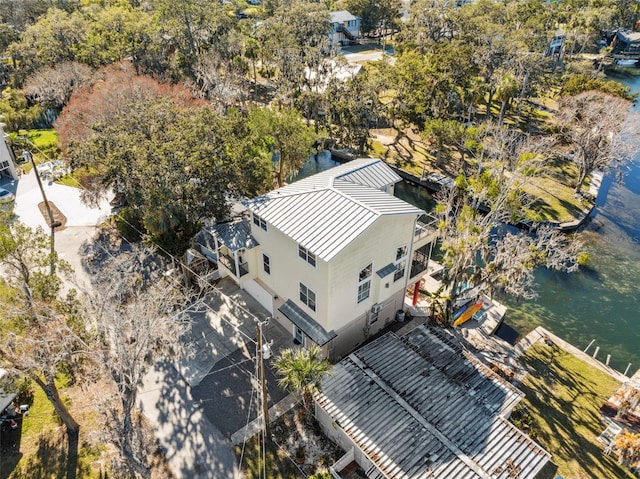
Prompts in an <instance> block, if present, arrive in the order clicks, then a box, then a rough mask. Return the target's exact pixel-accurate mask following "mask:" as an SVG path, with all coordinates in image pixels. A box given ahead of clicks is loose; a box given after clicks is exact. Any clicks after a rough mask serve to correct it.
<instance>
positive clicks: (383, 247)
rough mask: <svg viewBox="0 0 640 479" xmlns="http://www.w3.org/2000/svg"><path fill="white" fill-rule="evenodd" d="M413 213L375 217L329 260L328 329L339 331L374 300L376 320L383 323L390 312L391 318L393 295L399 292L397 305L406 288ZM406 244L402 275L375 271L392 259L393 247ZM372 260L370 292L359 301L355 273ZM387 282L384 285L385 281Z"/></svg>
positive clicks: (359, 315) (365, 310) (368, 307)
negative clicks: (378, 305)
mask: <svg viewBox="0 0 640 479" xmlns="http://www.w3.org/2000/svg"><path fill="white" fill-rule="evenodd" d="M415 219H416V218H415V216H411V215H403V216H383V217H381V218H379V219H378V221H376V222H375V223H374V224H373V225H372V226H371V227H370V228H369V229H367V231H365V233H364V234H363V235H361V236H360V237H359V238H357V239H356V240H355V241H353V242H352V243H351V244H350V245H349V246H348V247H347V248H345V249H344V250H343V251H341V252H340V254H338V255H337V256H336V257H335V258H334V259H333V260H332V261H331V263H330V264H331V269H330V276H329V296H330V297H331V304H330V308H329V318H328V322H327V326H328V328H327V330H331V329H334V330H336V331H339V330H340V329H342V328H343V327H344V326H345V324H346V323H348V322H350V321H352V320H354V319H356V318H358V317H364V316H365V315H366V314H367V313H368V312H369V311H371V307H372V306H373V305H374V304H376V303H382V304H383V305H384V306H383V310H382V311H380V313H379V315H378V317H379V319H378V322H377V323H376V326H377V325H378V324H379V323H382V326H384V320H385V319H386V318H387V316H388V315H389V314H391V317H390V318H389V319H390V320H393V319H394V315H395V311H396V309H394V310H393V311H389V309H390V308H389V306H392V304H391V303H395V302H394V301H393V299H394V298H395V299H397V297H398V294H399V295H400V296H399V297H400V302H399V304H398V305H397V306H398V308H397V309H399V308H400V307H401V305H402V300H401V299H402V295H404V291H405V286H406V285H405V282H406V275H407V274H409V269H410V265H409V263H410V260H411V259H410V255H409V254H410V250H411V241H412V239H413V232H414V223H415ZM400 246H406V247H407V257H406V262H407V263H406V266H405V277H404V278H402V279H399V280H398V281H395V282H394V280H393V273H392V274H389V275H388V276H386V277H384V278H382V279H381V278H380V277H379V276H378V275H377V274H376V271H378V270H379V269H381V268H383V267H384V266H386V265H388V264H389V263H393V262H395V259H396V249H397V248H398V247H400ZM371 262H373V274H372V278H371V294H370V296H369V298H368V299H365V300H364V301H362V302H361V303H358V302H357V301H358V274H359V273H360V271H361V270H362V269H363V268H364V267H365V266H367V265H368V264H369V263H371ZM387 284H389V287H388V288H387V287H386V285H387Z"/></svg>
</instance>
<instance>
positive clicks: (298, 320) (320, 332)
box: [278, 299, 337, 346]
mask: <svg viewBox="0 0 640 479" xmlns="http://www.w3.org/2000/svg"><path fill="white" fill-rule="evenodd" d="M278 311H280V312H281V313H282V314H284V315H285V316H286V317H287V318H289V320H290V321H291V322H292V323H293V324H295V325H296V326H298V327H299V328H300V329H301V330H302V331H303V332H304V334H306V335H307V336H308V337H309V338H311V340H312V341H313V342H314V343H316V344H317V345H318V346H324V345H325V344H327V343H328V342H329V341H331V340H332V339H333V338H335V337H336V336H337V334H336V333H335V332H334V331H329V332H326V331H325V330H324V328H323V327H322V326H320V325H319V324H318V323H317V322H316V321H315V320H314V319H313V318H312V317H311V316H309V315H308V314H307V313H305V312H304V311H303V310H302V309H301V308H300V307H299V306H298V305H297V304H296V303H294V302H293V301H291V300H290V299H288V300H287V302H286V303H284V304H283V305H282V306H280V307H279V308H278Z"/></svg>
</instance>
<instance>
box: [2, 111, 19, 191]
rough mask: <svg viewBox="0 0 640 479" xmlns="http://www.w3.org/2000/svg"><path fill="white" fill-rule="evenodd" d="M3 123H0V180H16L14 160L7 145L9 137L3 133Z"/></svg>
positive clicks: (11, 151)
mask: <svg viewBox="0 0 640 479" xmlns="http://www.w3.org/2000/svg"><path fill="white" fill-rule="evenodd" d="M4 126H5V125H4V123H0V180H2V179H3V178H8V179H11V180H17V179H18V169H17V167H16V158H15V156H14V154H13V150H12V149H11V146H10V143H9V136H8V135H7V134H6V133H5V132H4V130H3V127H4Z"/></svg>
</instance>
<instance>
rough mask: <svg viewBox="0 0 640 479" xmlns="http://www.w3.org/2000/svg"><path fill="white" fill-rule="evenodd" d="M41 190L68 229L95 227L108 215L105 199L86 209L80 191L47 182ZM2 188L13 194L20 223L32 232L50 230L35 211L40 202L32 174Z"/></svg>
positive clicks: (35, 180)
mask: <svg viewBox="0 0 640 479" xmlns="http://www.w3.org/2000/svg"><path fill="white" fill-rule="evenodd" d="M42 186H43V189H44V192H45V194H46V196H47V199H48V200H49V201H50V202H51V203H53V204H55V205H56V206H57V207H58V209H59V210H60V212H62V214H64V215H65V216H66V218H67V223H66V227H67V228H71V227H75V226H96V225H98V224H100V223H101V222H102V221H104V220H105V219H106V218H107V217H108V216H109V215H110V214H111V206H110V205H109V201H107V200H106V199H105V200H103V201H102V202H101V203H100V204H99V205H98V206H97V207H89V206H87V205H85V204H84V203H82V201H81V200H80V192H81V190H80V189H79V188H73V187H71V186H65V185H59V184H57V183H53V182H48V181H46V180H43V183H42ZM2 187H3V188H5V189H8V190H10V191H13V193H14V194H15V195H16V202H15V208H14V213H15V214H16V217H17V219H18V220H19V221H21V222H22V223H24V224H25V225H27V226H30V227H31V228H37V227H38V226H41V227H42V228H44V229H45V230H48V228H49V226H48V225H47V222H46V221H45V219H44V216H42V214H41V213H40V210H39V209H38V204H39V203H41V202H42V201H43V200H42V193H41V192H40V188H39V187H38V182H37V179H36V175H35V172H34V170H31V171H30V172H29V173H28V174H26V175H22V176H21V177H20V179H18V180H15V181H11V182H8V183H6V184H5V185H2ZM63 231H64V230H63ZM60 233H62V231H61V232H60Z"/></svg>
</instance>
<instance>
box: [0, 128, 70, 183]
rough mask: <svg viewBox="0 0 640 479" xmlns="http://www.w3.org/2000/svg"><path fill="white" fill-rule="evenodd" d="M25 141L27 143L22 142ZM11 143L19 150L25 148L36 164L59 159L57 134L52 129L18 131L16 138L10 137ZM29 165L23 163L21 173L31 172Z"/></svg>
mask: <svg viewBox="0 0 640 479" xmlns="http://www.w3.org/2000/svg"><path fill="white" fill-rule="evenodd" d="M23 138H26V139H27V142H25V141H24V140H23ZM12 141H13V142H14V144H15V145H16V146H17V147H19V148H26V149H29V150H30V151H31V153H32V154H33V159H34V160H35V162H36V164H40V163H44V162H46V161H50V160H56V159H58V158H59V157H60V153H61V152H60V148H59V147H58V134H57V133H56V130H54V129H48V130H20V132H19V134H18V135H17V136H14V137H12ZM31 168H33V167H32V165H31V163H23V164H22V171H23V172H24V173H29V172H30V171H31Z"/></svg>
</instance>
